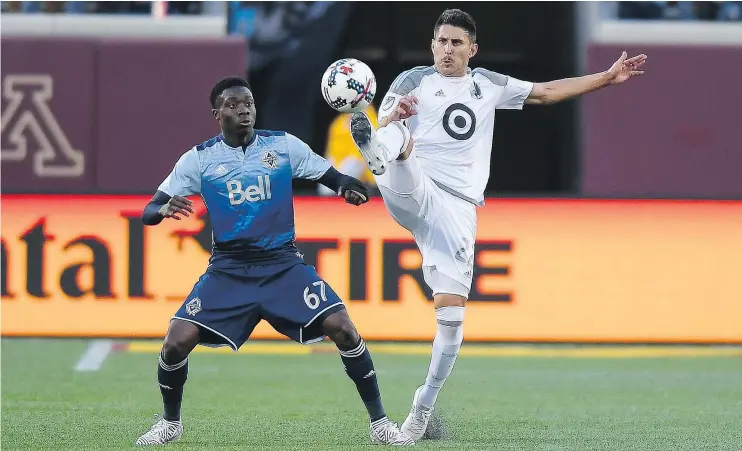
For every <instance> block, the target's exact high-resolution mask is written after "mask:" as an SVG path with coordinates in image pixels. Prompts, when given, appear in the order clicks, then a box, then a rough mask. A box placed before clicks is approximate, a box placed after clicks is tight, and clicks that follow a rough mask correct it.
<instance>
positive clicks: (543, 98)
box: [526, 52, 647, 105]
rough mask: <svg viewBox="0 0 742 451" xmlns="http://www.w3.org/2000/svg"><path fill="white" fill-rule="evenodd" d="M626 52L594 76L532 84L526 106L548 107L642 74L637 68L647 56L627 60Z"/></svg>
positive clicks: (642, 55)
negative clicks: (608, 67)
mask: <svg viewBox="0 0 742 451" xmlns="http://www.w3.org/2000/svg"><path fill="white" fill-rule="evenodd" d="M627 56H628V55H627V54H626V52H623V53H622V54H621V57H620V58H618V60H617V61H616V62H615V63H613V66H611V67H610V69H608V70H606V71H604V72H599V73H596V74H590V75H585V76H583V77H576V78H564V79H561V80H554V81H550V82H546V83H534V85H533V90H531V94H530V95H529V96H528V98H527V99H526V103H527V104H532V105H550V104H553V103H558V102H561V101H564V100H568V99H571V98H573V97H577V96H581V95H583V94H587V93H589V92H592V91H595V90H597V89H600V88H603V87H605V86H610V85H617V84H619V83H623V82H625V81H626V80H628V79H629V78H631V77H634V76H637V75H642V74H644V71H643V70H639V68H641V67H642V65H644V63H645V62H646V61H647V55H645V54H641V55H637V56H634V57H631V58H627Z"/></svg>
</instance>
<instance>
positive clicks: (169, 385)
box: [157, 354, 188, 421]
mask: <svg viewBox="0 0 742 451" xmlns="http://www.w3.org/2000/svg"><path fill="white" fill-rule="evenodd" d="M159 361H160V365H159V366H158V367H157V382H158V383H159V384H160V393H162V404H163V405H164V407H165V411H164V414H163V418H165V419H166V420H168V421H180V405H181V403H182V402H183V386H184V385H185V382H186V379H188V357H186V358H185V359H183V361H182V362H179V363H175V364H173V365H168V364H167V363H166V362H165V360H164V359H163V358H162V354H160V359H159Z"/></svg>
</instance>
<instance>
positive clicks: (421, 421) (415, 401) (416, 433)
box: [402, 385, 433, 441]
mask: <svg viewBox="0 0 742 451" xmlns="http://www.w3.org/2000/svg"><path fill="white" fill-rule="evenodd" d="M422 389H423V387H422V385H421V386H419V387H417V390H415V395H414V396H413V397H412V409H411V410H410V414H409V415H407V419H405V420H404V423H402V433H404V434H406V435H408V436H409V437H410V438H412V440H415V441H418V440H420V439H421V438H422V437H423V435H424V434H425V430H426V429H427V428H428V421H430V416H431V415H433V408H432V407H430V408H428V407H423V406H422V405H421V404H420V402H419V399H420V392H421V391H422Z"/></svg>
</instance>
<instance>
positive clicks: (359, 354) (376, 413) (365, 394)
mask: <svg viewBox="0 0 742 451" xmlns="http://www.w3.org/2000/svg"><path fill="white" fill-rule="evenodd" d="M339 351H340V358H341V359H342V361H343V365H345V372H346V373H347V374H348V377H350V379H351V380H352V381H353V382H354V383H355V384H356V389H357V390H358V394H359V395H361V399H362V400H363V404H365V405H366V410H367V411H368V416H369V417H370V418H371V421H376V420H378V419H380V418H384V417H385V416H386V413H384V407H383V406H382V405H381V394H379V384H378V382H377V380H376V370H374V362H373V361H372V360H371V354H370V353H369V352H368V349H366V343H365V342H364V341H363V340H361V341H360V343H358V346H356V347H355V348H353V349H351V350H350V351H342V350H339Z"/></svg>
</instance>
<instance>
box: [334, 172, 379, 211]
mask: <svg viewBox="0 0 742 451" xmlns="http://www.w3.org/2000/svg"><path fill="white" fill-rule="evenodd" d="M346 180H347V181H346V182H345V183H344V184H343V186H341V187H340V190H339V192H338V194H339V195H340V196H341V197H342V198H343V199H345V202H347V203H349V204H352V205H361V204H365V203H366V202H368V200H369V198H370V197H371V191H370V190H369V189H368V187H367V186H366V185H365V184H364V183H363V182H361V181H360V180H357V179H355V178H353V177H350V176H348V177H347V179H346Z"/></svg>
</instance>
